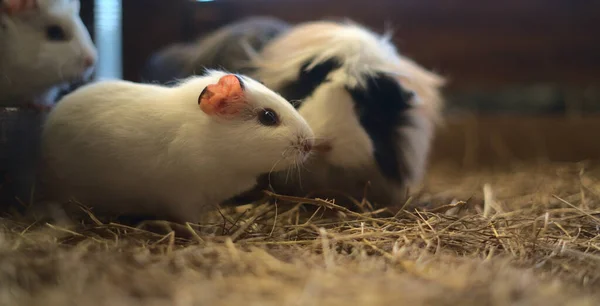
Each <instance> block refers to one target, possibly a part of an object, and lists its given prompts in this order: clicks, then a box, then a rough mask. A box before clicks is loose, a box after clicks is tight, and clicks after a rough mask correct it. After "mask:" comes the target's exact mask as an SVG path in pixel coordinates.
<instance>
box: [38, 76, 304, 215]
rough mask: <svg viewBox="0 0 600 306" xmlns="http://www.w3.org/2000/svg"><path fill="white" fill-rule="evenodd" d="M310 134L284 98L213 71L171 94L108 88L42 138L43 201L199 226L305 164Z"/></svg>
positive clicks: (62, 112) (58, 111)
mask: <svg viewBox="0 0 600 306" xmlns="http://www.w3.org/2000/svg"><path fill="white" fill-rule="evenodd" d="M312 141H313V134H312V131H311V129H310V128H309V127H308V125H307V123H306V122H305V121H304V119H302V117H300V116H299V115H298V114H297V112H296V111H295V109H294V108H293V107H292V106H291V105H290V104H289V103H288V102H287V101H286V100H284V99H283V98H282V97H281V96H279V95H277V94H275V93H274V92H272V91H270V90H268V89H267V88H266V87H264V86H263V85H261V84H260V83H258V82H256V81H254V80H252V79H250V78H247V77H244V76H235V75H232V74H226V73H224V72H220V71H209V72H208V74H206V75H204V76H202V77H192V78H189V79H187V80H185V81H183V82H182V83H180V84H179V85H176V86H174V87H161V86H157V85H149V84H135V83H131V82H126V81H104V82H99V83H96V84H92V85H87V86H84V87H82V88H80V89H78V90H76V91H75V92H73V93H71V94H69V95H67V96H65V97H64V98H63V99H62V100H61V101H60V102H59V103H58V104H57V106H56V107H55V108H54V109H53V110H52V112H51V113H50V115H49V116H48V120H47V122H46V123H45V126H44V130H43V141H42V162H43V164H44V166H43V169H44V170H43V173H44V174H43V179H44V182H43V185H44V186H47V188H44V189H45V190H48V191H49V192H51V193H53V194H49V193H48V192H46V194H44V196H45V197H46V198H47V199H49V198H50V199H59V200H64V199H66V197H74V198H76V199H77V200H79V201H80V202H81V203H83V204H84V205H89V206H91V207H92V208H93V209H94V211H100V212H102V213H116V214H146V215H147V214H151V215H156V216H159V217H162V218H166V219H173V220H175V221H181V222H182V221H190V222H197V221H198V220H200V219H199V218H201V216H202V213H203V212H205V211H207V210H210V209H211V208H212V207H213V206H216V205H218V204H219V203H220V202H222V201H223V200H225V199H226V198H229V197H231V196H234V195H236V194H238V193H240V192H242V191H244V190H247V189H249V188H252V187H253V186H254V185H255V184H256V177H257V176H258V174H260V173H264V172H269V171H271V170H273V171H281V170H284V169H286V168H287V167H289V166H291V165H293V164H296V163H302V162H303V161H304V160H305V159H306V158H307V156H308V154H309V151H310V149H311V145H312Z"/></svg>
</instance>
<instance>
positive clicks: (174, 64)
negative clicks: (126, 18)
mask: <svg viewBox="0 0 600 306" xmlns="http://www.w3.org/2000/svg"><path fill="white" fill-rule="evenodd" d="M289 27H290V25H289V24H287V23H286V22H284V21H282V20H279V19H276V18H272V17H261V16H255V17H249V18H246V19H242V20H240V21H237V22H234V23H231V24H229V25H226V26H224V27H222V28H219V29H217V30H216V31H214V32H211V33H209V34H207V35H205V36H203V37H201V38H199V39H198V40H197V41H195V42H192V43H180V44H173V45H170V46H168V47H166V48H164V49H163V50H160V51H158V52H156V53H155V54H154V55H152V56H151V57H150V59H149V60H148V62H147V63H146V66H145V67H144V70H143V71H142V75H141V77H142V80H144V82H150V83H160V84H167V83H170V82H173V81H174V80H177V79H181V78H186V77H188V76H191V75H195V74H197V73H200V72H202V71H204V69H222V70H226V71H231V72H236V73H242V74H243V73H248V72H249V70H248V68H249V67H248V66H247V65H248V63H249V61H250V56H251V55H252V52H256V51H260V50H262V48H263V46H264V45H265V44H266V43H267V42H269V41H270V40H271V39H273V38H275V37H277V36H279V35H281V34H282V33H285V31H287V30H288V29H289Z"/></svg>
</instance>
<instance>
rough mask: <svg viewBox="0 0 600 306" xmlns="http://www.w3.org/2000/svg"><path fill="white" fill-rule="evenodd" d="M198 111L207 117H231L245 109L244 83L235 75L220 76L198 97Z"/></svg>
mask: <svg viewBox="0 0 600 306" xmlns="http://www.w3.org/2000/svg"><path fill="white" fill-rule="evenodd" d="M198 105H199V106H200V109H201V110H202V111H203V112H204V113H206V114H207V115H209V116H222V117H233V116H235V115H237V114H238V113H240V111H242V110H243V109H244V108H245V107H247V101H246V97H245V95H244V83H243V81H242V79H241V78H240V77H238V76H237V75H235V74H228V75H225V76H222V77H221V78H220V79H219V82H218V83H217V84H210V85H208V86H206V87H205V88H204V90H202V93H200V96H199V97H198Z"/></svg>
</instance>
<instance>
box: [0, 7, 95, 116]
mask: <svg viewBox="0 0 600 306" xmlns="http://www.w3.org/2000/svg"><path fill="white" fill-rule="evenodd" d="M35 1H36V6H35V8H33V9H29V10H26V11H22V12H19V13H14V14H9V13H6V12H2V13H0V105H2V106H22V105H21V104H22V103H25V102H27V103H29V102H31V101H33V100H39V99H40V98H39V97H40V96H42V97H43V96H46V95H47V94H56V93H57V92H58V91H57V90H53V89H54V87H55V86H62V85H66V84H68V83H71V82H75V81H78V80H81V79H87V78H89V77H90V75H91V73H92V70H93V67H94V66H95V63H96V58H97V51H96V48H95V47H94V45H93V43H92V40H91V38H90V35H89V32H88V31H87V29H86V28H85V26H84V24H83V22H82V21H81V18H80V17H79V6H80V4H79V1H78V0H35ZM48 99H49V100H50V101H43V102H46V103H52V102H54V101H52V97H48Z"/></svg>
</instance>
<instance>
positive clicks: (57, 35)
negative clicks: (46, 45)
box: [46, 25, 67, 41]
mask: <svg viewBox="0 0 600 306" xmlns="http://www.w3.org/2000/svg"><path fill="white" fill-rule="evenodd" d="M46 38H48V40H51V41H61V40H66V39H67V35H66V34H65V31H64V30H63V28H62V27H60V26H58V25H51V26H47V27H46Z"/></svg>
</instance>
